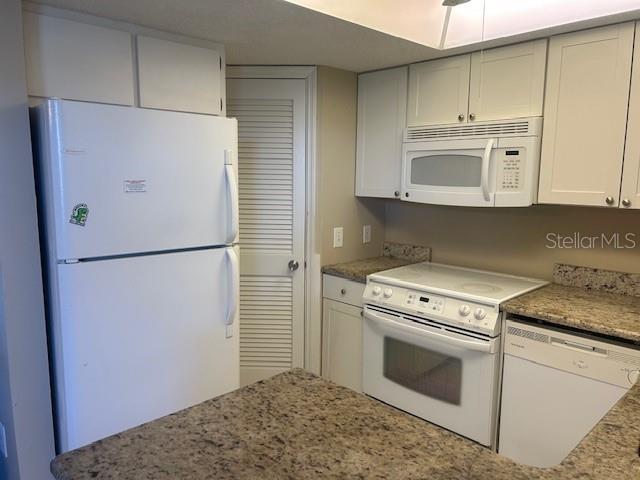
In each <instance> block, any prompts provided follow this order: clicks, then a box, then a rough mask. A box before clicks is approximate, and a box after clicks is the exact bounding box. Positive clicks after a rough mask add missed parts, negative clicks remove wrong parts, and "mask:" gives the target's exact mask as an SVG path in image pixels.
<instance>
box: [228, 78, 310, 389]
mask: <svg viewBox="0 0 640 480" xmlns="http://www.w3.org/2000/svg"><path fill="white" fill-rule="evenodd" d="M305 97H306V96H305V82H304V80H273V79H230V80H228V82H227V115H228V116H229V117H236V118H237V119H238V166H239V186H240V272H241V275H240V382H241V384H243V385H246V384H248V383H252V382H254V381H257V380H260V379H263V378H267V377H270V376H272V375H275V374H277V373H280V372H282V371H285V370H288V369H290V368H292V367H302V366H303V353H304V352H303V347H304V343H303V342H304V267H303V266H304V260H305V259H304V210H305V203H304V202H305V191H304V189H305V155H306V145H305V142H306V140H305V137H306V125H305V122H306V100H305ZM290 261H294V262H298V264H299V265H300V268H299V269H298V270H295V271H290V269H289V262H290Z"/></svg>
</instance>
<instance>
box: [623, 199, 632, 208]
mask: <svg viewBox="0 0 640 480" xmlns="http://www.w3.org/2000/svg"><path fill="white" fill-rule="evenodd" d="M622 205H624V206H625V207H630V206H631V200H629V199H628V198H625V199H623V200H622Z"/></svg>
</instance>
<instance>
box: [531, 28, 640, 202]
mask: <svg viewBox="0 0 640 480" xmlns="http://www.w3.org/2000/svg"><path fill="white" fill-rule="evenodd" d="M633 29H634V25H633V23H624V24H620V25H613V26H610V27H604V28H596V29H593V30H586V31H583V32H577V33H570V34H567V35H560V36H557V37H553V38H551V41H550V43H549V64H548V70H547V92H546V97H545V119H544V127H543V135H542V160H541V165H540V190H539V195H538V199H539V202H540V203H559V204H572V205H593V206H617V205H618V197H619V192H620V179H621V173H622V158H623V151H624V142H625V131H626V124H627V102H628V100H629V82H630V78H631V55H632V49H633Z"/></svg>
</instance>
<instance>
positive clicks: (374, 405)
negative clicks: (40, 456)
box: [51, 369, 640, 480]
mask: <svg viewBox="0 0 640 480" xmlns="http://www.w3.org/2000/svg"><path fill="white" fill-rule="evenodd" d="M638 412H640V386H636V387H634V388H633V389H632V390H630V391H629V393H627V395H626V396H625V397H624V398H623V399H622V400H620V401H619V402H618V404H617V405H616V406H615V407H614V408H613V409H612V410H611V411H609V413H608V414H607V415H606V416H605V417H604V418H603V419H602V420H601V421H600V422H599V424H598V425H597V426H596V427H595V428H594V429H593V430H592V431H591V433H590V434H589V435H588V436H587V437H585V439H584V440H583V441H582V442H581V443H580V445H579V446H578V447H576V449H574V450H573V452H571V454H570V455H569V456H568V457H567V458H566V459H565V460H564V461H563V462H562V463H561V464H560V465H558V466H556V467H553V468H547V469H540V468H533V467H527V466H523V465H519V464H516V463H514V462H512V461H510V460H509V459H507V458H504V457H501V456H499V455H496V454H494V453H492V452H491V451H489V450H488V449H486V448H483V447H481V446H479V445H477V444H475V443H473V442H471V441H469V440H466V439H464V438H462V437H459V436H458V435H455V434H453V433H451V432H449V431H446V430H443V429H441V428H439V427H436V426H434V425H432V424H430V423H428V422H425V421H423V420H420V419H417V418H415V417H413V416H411V415H408V414H405V413H403V412H401V411H399V410H396V409H394V408H392V407H389V406H387V405H384V404H382V403H380V402H377V401H375V400H373V399H370V398H368V397H366V396H364V395H362V394H358V393H355V392H353V391H351V390H349V389H346V388H344V387H340V386H338V385H335V384H333V383H331V382H329V381H326V380H324V379H322V378H319V377H317V376H315V375H313V374H310V373H308V372H306V371H304V370H300V369H296V370H292V371H289V372H286V373H283V374H280V375H277V376H276V377H272V378H271V379H268V380H264V381H262V382H258V383H255V384H253V385H249V386H246V387H243V388H241V389H239V390H236V391H235V392H231V393H229V394H226V395H223V396H221V397H218V398H214V399H212V400H209V401H207V402H204V403H202V404H199V405H196V406H194V407H191V408H189V409H186V410H183V411H181V412H178V413H176V414H173V415H169V416H167V417H164V418H161V419H159V420H156V421H154V422H150V423H148V424H145V425H142V426H140V427H137V428H134V429H131V430H128V431H126V432H123V433H121V434H118V435H115V436H112V437H109V438H106V439H104V440H101V441H98V442H96V443H93V444H91V445H89V446H86V447H83V448H80V449H78V450H74V451H72V452H68V453H65V454H63V455H60V456H59V457H57V458H56V459H54V460H53V462H52V465H51V469H52V472H53V473H54V476H55V478H56V479H57V480H85V479H119V480H134V479H135V480H142V479H145V480H146V479H154V480H163V479H172V480H177V479H189V480H200V479H214V478H215V479H230V478H242V479H258V478H268V479H280V478H295V479H312V478H313V479H318V478H389V479H427V478H428V479H433V480H453V479H455V480H463V479H487V480H489V479H491V480H502V479H504V480H507V479H509V480H514V479H515V480H519V479H522V480H525V479H527V480H530V479H549V480H551V479H553V480H563V479H578V478H579V479H582V480H588V479H620V480H625V479H629V480H631V479H633V480H637V479H638V478H640V457H639V456H638V447H639V443H640V416H639V415H638Z"/></svg>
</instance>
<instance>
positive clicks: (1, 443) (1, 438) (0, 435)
mask: <svg viewBox="0 0 640 480" xmlns="http://www.w3.org/2000/svg"><path fill="white" fill-rule="evenodd" d="M0 453H1V454H2V455H3V456H4V458H7V457H8V456H9V454H8V453H7V434H6V432H5V431H4V425H3V424H2V423H0Z"/></svg>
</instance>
